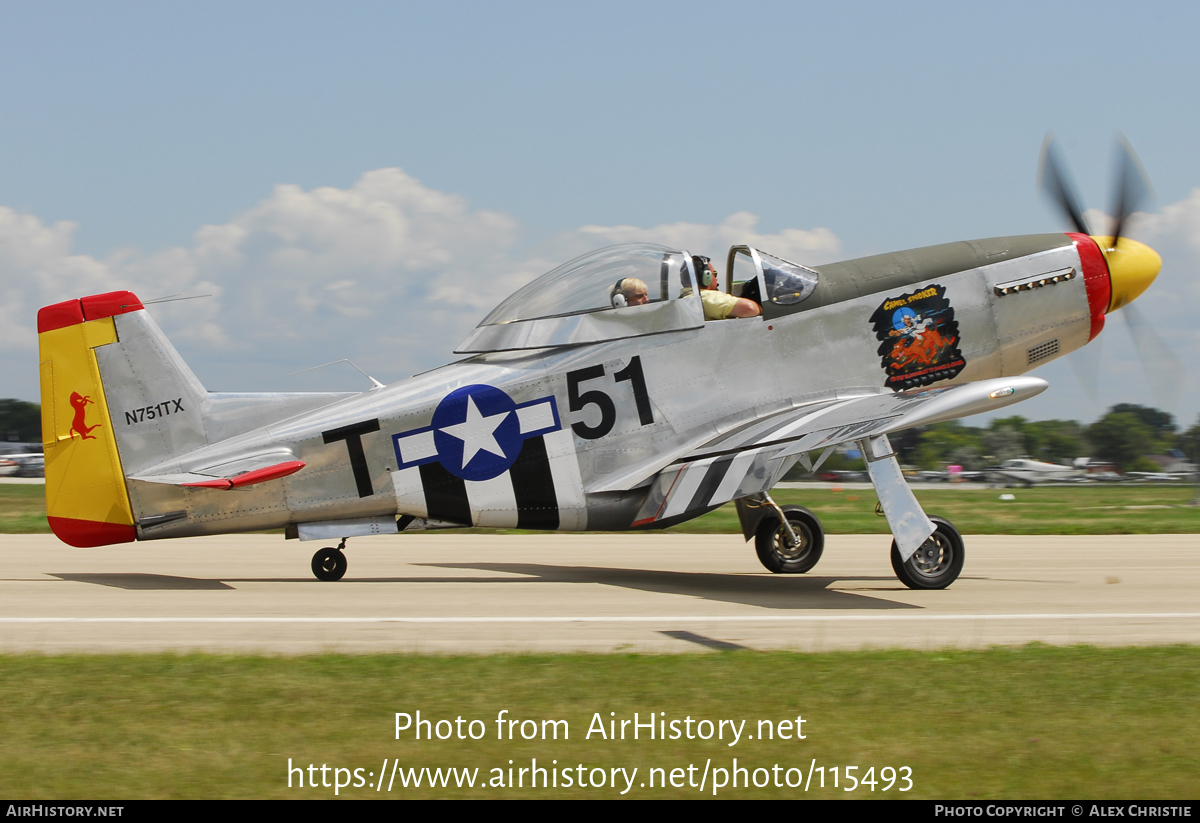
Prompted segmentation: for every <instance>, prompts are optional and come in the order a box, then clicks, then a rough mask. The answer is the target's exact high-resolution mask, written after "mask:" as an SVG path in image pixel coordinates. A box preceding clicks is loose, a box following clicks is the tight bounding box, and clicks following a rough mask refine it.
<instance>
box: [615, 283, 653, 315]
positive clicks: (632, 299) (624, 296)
mask: <svg viewBox="0 0 1200 823" xmlns="http://www.w3.org/2000/svg"><path fill="white" fill-rule="evenodd" d="M608 299H609V300H610V301H612V305H613V308H614V309H623V308H625V307H626V306H644V305H646V304H647V303H649V302H650V292H649V291H648V290H647V289H646V282H645V281H644V280H638V279H637V278H636V277H622V278H621V279H620V280H618V281H617V282H616V283H614V284H613V286H612V288H611V289H609V291H608Z"/></svg>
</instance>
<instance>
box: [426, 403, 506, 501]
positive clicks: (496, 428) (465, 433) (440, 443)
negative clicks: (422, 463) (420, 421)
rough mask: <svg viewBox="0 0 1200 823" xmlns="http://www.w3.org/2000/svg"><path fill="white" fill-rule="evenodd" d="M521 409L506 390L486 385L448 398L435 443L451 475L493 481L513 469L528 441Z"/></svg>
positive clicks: (437, 418)
mask: <svg viewBox="0 0 1200 823" xmlns="http://www.w3.org/2000/svg"><path fill="white" fill-rule="evenodd" d="M516 408H517V405H516V403H514V402H513V400H512V398H511V397H509V396H508V395H507V394H505V393H504V392H503V391H501V390H500V389H497V388H495V387H493V386H485V385H482V384H475V385H472V386H463V387H462V388H461V389H455V390H454V391H452V392H450V394H448V395H446V396H445V397H444V398H442V402H441V403H438V407H437V410H436V411H434V413H433V421H432V423H433V442H434V445H435V446H436V447H437V453H438V460H439V462H441V464H442V465H443V466H444V467H445V468H446V471H448V472H450V473H451V474H452V475H454V476H455V477H461V478H462V479H463V480H491V479H492V478H493V477H498V476H499V475H501V474H504V472H506V471H508V469H509V467H510V466H512V464H513V462H514V461H515V460H516V459H517V455H519V454H520V453H521V446H522V445H524V442H525V441H524V438H522V437H521V424H520V421H519V419H518V417H517V415H516V414H515V412H516ZM464 458H465V460H464Z"/></svg>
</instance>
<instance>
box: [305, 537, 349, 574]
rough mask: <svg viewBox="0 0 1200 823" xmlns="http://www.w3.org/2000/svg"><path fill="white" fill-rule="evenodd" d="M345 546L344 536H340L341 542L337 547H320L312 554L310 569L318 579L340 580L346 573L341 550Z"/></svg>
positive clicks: (343, 555) (345, 564) (344, 558)
mask: <svg viewBox="0 0 1200 823" xmlns="http://www.w3.org/2000/svg"><path fill="white" fill-rule="evenodd" d="M345 548H346V538H344V537H343V538H342V542H341V543H339V544H338V546H337V548H336V549H335V548H324V549H320V550H319V551H318V552H317V553H316V554H314V555H313V559H312V570H313V574H315V575H316V576H317V579H318V580H328V581H333V580H341V579H342V577H343V576H345V574H346V567H347V565H348V564H347V563H346V555H345V554H343V553H342V550H343V549H345Z"/></svg>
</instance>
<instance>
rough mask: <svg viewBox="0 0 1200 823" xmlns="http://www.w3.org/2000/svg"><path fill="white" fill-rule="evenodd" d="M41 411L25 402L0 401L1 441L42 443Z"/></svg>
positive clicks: (34, 404)
mask: <svg viewBox="0 0 1200 823" xmlns="http://www.w3.org/2000/svg"><path fill="white" fill-rule="evenodd" d="M41 409H42V407H41V406H39V405H38V404H37V403H29V402H27V401H25V400H13V399H11V398H9V399H7V400H0V441H3V440H17V441H19V442H22V443H40V442H42V411H41Z"/></svg>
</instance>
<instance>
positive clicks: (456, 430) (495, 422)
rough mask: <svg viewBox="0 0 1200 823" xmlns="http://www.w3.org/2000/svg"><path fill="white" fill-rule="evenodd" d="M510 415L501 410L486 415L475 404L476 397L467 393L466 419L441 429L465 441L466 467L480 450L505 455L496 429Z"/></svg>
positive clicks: (463, 460) (463, 462) (464, 456)
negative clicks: (498, 441) (497, 412)
mask: <svg viewBox="0 0 1200 823" xmlns="http://www.w3.org/2000/svg"><path fill="white" fill-rule="evenodd" d="M508 415H509V412H500V413H499V414H493V415H489V416H488V417H484V416H483V415H482V414H480V413H479V409H478V408H477V407H476V406H475V399H474V398H473V397H471V396H470V395H467V419H466V421H465V422H463V423H455V424H454V425H453V426H442V429H441V430H442V431H444V432H445V433H446V434H448V435H450V436H451V437H457V438H458V439H459V440H461V441H462V442H463V459H462V465H463V468H464V469H465V468H466V467H467V464H468V463H470V462H471V461H472V460H474V459H475V455H476V454H477V453H478V452H479V451H480V450H483V451H489V452H491V453H492V454H494V455H496V456H497V457H504V456H505V455H504V449H502V448H500V444H499V443H497V442H496V435H495V431H496V429H498V428H500V425H501V424H502V423H503V422H504V421H505V419H506V418H507V417H508Z"/></svg>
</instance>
